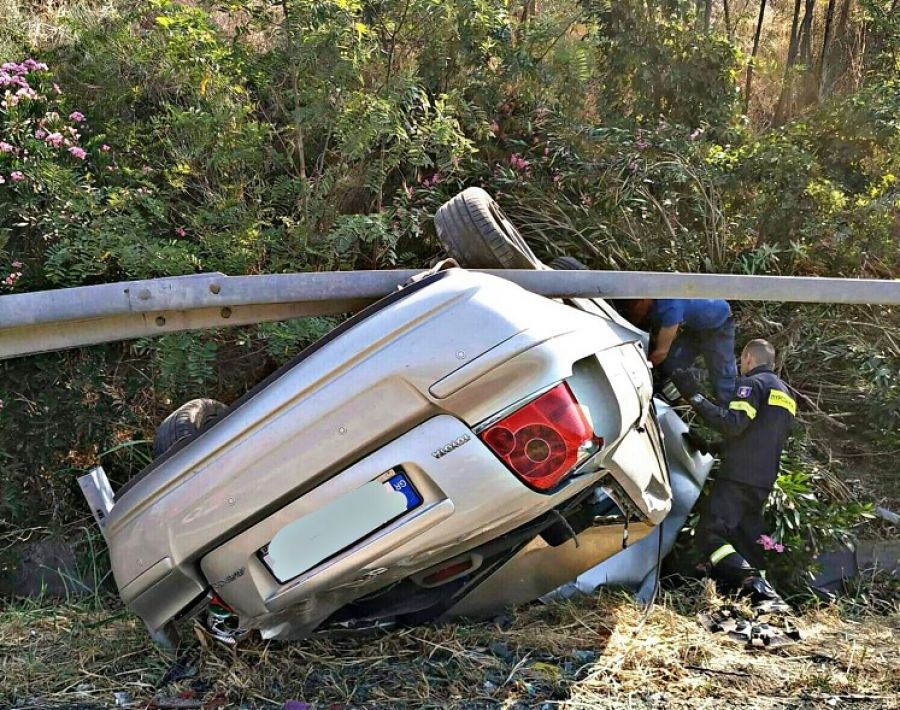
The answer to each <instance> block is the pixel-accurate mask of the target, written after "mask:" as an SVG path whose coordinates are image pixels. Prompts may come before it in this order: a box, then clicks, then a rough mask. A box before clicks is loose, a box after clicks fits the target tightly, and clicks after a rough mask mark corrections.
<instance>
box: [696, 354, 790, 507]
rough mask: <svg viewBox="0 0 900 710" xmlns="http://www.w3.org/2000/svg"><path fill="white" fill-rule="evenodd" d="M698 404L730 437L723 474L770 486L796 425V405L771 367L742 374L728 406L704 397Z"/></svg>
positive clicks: (710, 421)
mask: <svg viewBox="0 0 900 710" xmlns="http://www.w3.org/2000/svg"><path fill="white" fill-rule="evenodd" d="M694 408H695V409H696V410H697V412H698V413H699V414H700V416H701V417H702V418H703V420H704V421H705V422H706V423H707V424H709V425H710V426H711V427H712V428H713V429H715V430H716V431H718V432H720V433H721V434H722V436H723V437H724V438H725V441H724V442H723V446H722V465H721V468H720V470H719V473H718V477H719V478H722V479H728V480H731V481H737V482H738V483H744V484H748V485H751V486H758V487H760V488H766V489H770V488H771V487H772V485H773V484H774V483H775V479H776V478H777V477H778V467H779V463H780V460H781V451H782V449H783V448H784V444H785V441H786V440H787V437H788V434H789V433H790V431H791V428H792V427H793V425H794V418H795V416H796V414H797V403H796V401H795V400H794V398H793V397H792V396H791V393H790V390H789V389H788V387H787V385H785V384H784V382H782V381H781V379H780V378H779V377H778V375H776V374H775V373H774V372H772V368H771V367H769V366H768V365H761V366H759V367H756V368H754V369H753V370H751V371H750V372H748V373H747V375H746V376H744V377H739V378H738V380H737V386H736V388H735V392H734V396H733V398H732V400H731V401H730V402H729V403H728V406H727V407H719V406H717V405H715V404H713V403H712V402H710V401H708V400H706V399H702V398H699V401H698V402H695V403H694Z"/></svg>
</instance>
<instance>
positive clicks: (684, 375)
mask: <svg viewBox="0 0 900 710" xmlns="http://www.w3.org/2000/svg"><path fill="white" fill-rule="evenodd" d="M672 384H673V385H675V388H676V389H677V390H678V391H679V392H680V393H681V396H682V397H684V398H685V399H690V398H691V397H693V396H694V395H695V394H697V393H698V392H700V383H699V382H697V376H696V375H695V374H694V372H693V370H675V372H673V373H672Z"/></svg>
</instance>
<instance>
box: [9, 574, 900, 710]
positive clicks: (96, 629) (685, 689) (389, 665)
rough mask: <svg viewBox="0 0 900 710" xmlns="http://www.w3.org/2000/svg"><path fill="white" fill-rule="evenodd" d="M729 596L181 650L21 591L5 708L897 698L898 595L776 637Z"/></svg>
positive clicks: (813, 612) (811, 702)
mask: <svg viewBox="0 0 900 710" xmlns="http://www.w3.org/2000/svg"><path fill="white" fill-rule="evenodd" d="M896 589H897V587H896V586H894V587H892V592H891V594H894V593H895V592H896ZM717 603H719V600H717V599H716V598H715V595H714V593H713V592H712V590H711V589H710V588H709V587H701V586H697V585H695V586H693V587H691V588H688V589H684V588H682V589H680V590H678V591H677V592H662V593H661V594H660V598H659V600H658V603H657V604H656V606H654V607H653V609H652V610H651V611H650V613H649V614H646V615H645V614H644V612H643V610H642V609H640V608H639V607H637V606H636V605H635V604H634V603H632V602H631V601H630V599H629V598H628V597H627V596H626V595H624V594H615V593H609V592H605V593H603V594H601V595H599V596H597V597H591V598H586V599H582V600H579V601H574V602H573V601H569V602H560V603H555V604H552V605H541V604H537V605H532V606H529V607H527V608H523V609H519V610H517V611H513V612H511V613H510V614H509V615H508V616H504V617H498V619H495V620H494V621H493V622H489V623H488V622H481V623H468V624H452V625H443V626H422V627H417V628H402V629H394V630H384V629H378V630H370V631H366V632H352V633H351V632H346V631H329V632H325V633H320V634H317V635H316V636H315V637H314V638H312V639H308V640H306V641H300V642H293V643H284V642H264V641H261V640H252V639H251V640H248V641H246V642H244V643H243V644H242V645H241V646H240V647H239V648H237V649H236V650H234V649H229V648H226V647H223V646H221V645H217V644H215V643H210V642H209V641H208V640H207V639H206V637H203V638H202V639H201V638H200V637H199V635H192V630H191V629H190V628H188V629H187V639H188V643H187V645H186V646H185V647H184V648H182V649H181V650H179V651H178V652H174V653H173V652H165V651H162V650H160V649H158V648H156V647H154V646H153V645H152V643H150V641H149V640H148V638H147V636H146V633H145V631H144V629H143V627H142V626H141V625H140V623H139V622H138V620H137V619H136V618H135V617H133V616H132V615H130V614H128V613H127V612H123V611H120V610H115V609H104V608H102V605H100V604H98V603H97V602H94V603H93V604H92V605H91V606H93V608H90V607H89V606H86V605H84V604H81V605H61V606H60V605H56V606H53V605H41V604H33V603H32V604H30V605H27V606H25V605H22V604H18V605H15V606H8V607H7V608H5V609H3V610H0V659H2V660H0V678H2V680H0V707H4V708H23V709H24V708H70V709H75V708H78V709H80V710H89V709H93V708H101V707H103V708H105V707H115V706H116V705H117V703H118V704H119V706H120V707H122V706H129V707H141V708H146V707H159V708H163V707H172V708H174V707H180V708H214V707H235V708H269V707H279V708H280V707H284V705H285V703H286V702H287V701H288V700H296V701H300V702H299V704H295V705H293V706H289V707H292V708H293V710H301V709H302V708H303V707H304V705H303V703H306V704H308V705H309V707H313V708H319V707H322V708H339V707H340V708H343V707H366V708H388V707H417V708H418V707H440V708H445V707H454V708H475V707H479V708H480V707H498V708H519V707H521V708H551V707H558V706H561V707H569V708H582V707H591V708H595V707H603V708H643V707H651V708H707V707H721V705H722V703H723V702H725V703H727V705H728V706H729V707H731V708H744V707H746V708H750V707H752V708H782V707H810V708H813V707H815V708H820V707H853V708H860V707H865V708H900V633H898V632H900V606H898V600H897V599H896V597H894V598H893V599H892V598H891V597H890V596H889V597H887V598H885V597H883V596H882V597H879V600H878V602H877V603H874V601H871V602H867V601H866V598H865V597H860V596H858V597H856V599H855V601H854V602H853V603H851V604H850V605H847V604H842V605H841V606H830V607H825V608H819V609H808V610H806V611H803V612H802V613H800V614H799V615H798V616H797V618H796V619H795V622H796V624H797V625H798V626H799V627H800V629H801V630H802V632H803V635H804V638H803V640H802V641H800V642H799V643H797V644H795V645H793V646H788V647H786V648H782V649H780V650H776V651H767V650H756V649H747V648H745V647H743V646H740V645H738V644H736V643H734V642H732V641H729V640H727V639H726V638H724V637H723V635H722V634H711V633H708V632H707V631H705V630H704V629H703V628H702V627H701V626H700V625H699V624H698V622H697V618H696V615H697V613H698V612H700V611H703V610H705V609H708V608H710V606H711V605H715V604H717Z"/></svg>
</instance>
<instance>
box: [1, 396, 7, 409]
mask: <svg viewBox="0 0 900 710" xmlns="http://www.w3.org/2000/svg"><path fill="white" fill-rule="evenodd" d="M5 406H6V405H5V404H4V403H3V400H2V399H0V410H2V409H3V407H5Z"/></svg>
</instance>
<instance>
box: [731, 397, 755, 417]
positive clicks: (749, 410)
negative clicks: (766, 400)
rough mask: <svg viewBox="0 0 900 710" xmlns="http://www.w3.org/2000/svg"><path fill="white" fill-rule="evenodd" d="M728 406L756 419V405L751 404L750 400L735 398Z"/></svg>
mask: <svg viewBox="0 0 900 710" xmlns="http://www.w3.org/2000/svg"><path fill="white" fill-rule="evenodd" d="M728 408H729V409H734V410H737V411H738V412H745V413H746V414H747V416H748V417H750V418H751V419H756V407H754V406H753V405H752V404H750V402H745V401H743V400H741V399H735V400H733V401H731V402H729V403H728Z"/></svg>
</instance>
